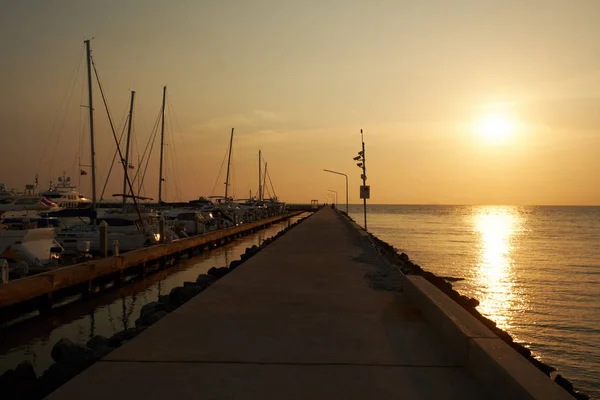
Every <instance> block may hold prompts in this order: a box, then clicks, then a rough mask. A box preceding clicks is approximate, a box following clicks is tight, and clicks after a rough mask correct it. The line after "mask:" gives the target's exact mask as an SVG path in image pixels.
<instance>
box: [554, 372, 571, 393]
mask: <svg viewBox="0 0 600 400" xmlns="http://www.w3.org/2000/svg"><path fill="white" fill-rule="evenodd" d="M554 382H556V383H557V384H558V385H559V386H560V387H562V388H563V389H565V390H566V391H567V392H571V393H572V392H573V384H572V383H571V382H569V380H568V379H566V378H564V377H563V376H562V375H560V374H559V375H556V378H554Z"/></svg>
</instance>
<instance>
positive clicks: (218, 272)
mask: <svg viewBox="0 0 600 400" xmlns="http://www.w3.org/2000/svg"><path fill="white" fill-rule="evenodd" d="M207 273H208V275H212V276H214V277H215V278H217V279H219V278H222V277H224V276H225V275H227V274H228V273H229V270H228V269H227V268H226V267H220V268H216V267H212V268H211V269H209V270H208V272H207Z"/></svg>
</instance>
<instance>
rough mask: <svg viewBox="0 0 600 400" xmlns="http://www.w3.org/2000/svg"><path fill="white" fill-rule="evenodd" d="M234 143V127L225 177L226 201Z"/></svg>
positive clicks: (230, 139)
mask: <svg viewBox="0 0 600 400" xmlns="http://www.w3.org/2000/svg"><path fill="white" fill-rule="evenodd" d="M232 145H233V128H231V137H230V138H229V157H228V158H227V177H226V178H225V201H227V199H228V197H227V193H228V190H229V167H230V166H231V150H232Z"/></svg>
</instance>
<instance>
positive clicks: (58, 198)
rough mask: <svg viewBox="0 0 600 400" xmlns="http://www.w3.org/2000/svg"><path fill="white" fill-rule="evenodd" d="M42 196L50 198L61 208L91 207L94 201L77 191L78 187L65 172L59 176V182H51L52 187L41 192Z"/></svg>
mask: <svg viewBox="0 0 600 400" xmlns="http://www.w3.org/2000/svg"><path fill="white" fill-rule="evenodd" d="M40 196H43V197H45V198H47V199H50V200H51V201H53V202H54V203H56V204H57V205H58V206H59V207H60V208H90V206H91V205H92V201H91V200H90V199H88V198H86V197H84V196H82V195H81V194H80V193H79V192H78V191H77V187H76V186H74V185H73V184H72V183H71V178H70V177H68V176H66V174H65V173H63V175H62V176H59V177H58V183H57V184H55V185H53V184H52V182H50V188H49V189H48V190H46V191H44V192H40Z"/></svg>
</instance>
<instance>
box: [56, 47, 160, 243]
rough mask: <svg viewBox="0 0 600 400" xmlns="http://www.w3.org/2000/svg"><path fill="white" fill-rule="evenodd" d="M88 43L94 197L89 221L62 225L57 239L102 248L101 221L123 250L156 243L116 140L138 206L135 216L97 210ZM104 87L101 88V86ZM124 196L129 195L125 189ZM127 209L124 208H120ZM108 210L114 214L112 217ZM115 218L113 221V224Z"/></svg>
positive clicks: (126, 182)
mask: <svg viewBox="0 0 600 400" xmlns="http://www.w3.org/2000/svg"><path fill="white" fill-rule="evenodd" d="M85 46H86V60H87V78H88V79H87V80H88V109H89V126H90V152H91V177H92V201H91V205H90V208H89V210H86V213H84V214H85V215H83V216H84V217H87V218H89V220H90V223H89V224H81V223H79V224H76V225H71V226H66V227H65V228H63V229H61V231H60V232H59V233H58V234H57V236H56V237H57V240H58V241H59V243H61V244H62V246H63V247H64V248H65V250H69V251H73V252H80V251H82V249H85V251H91V252H97V251H99V250H100V236H99V230H98V224H99V223H100V222H102V221H105V222H107V224H109V228H108V242H109V243H114V242H115V241H118V244H119V249H120V250H121V251H129V250H134V249H138V248H141V247H143V246H146V245H151V244H155V243H157V242H158V240H159V239H160V238H159V237H158V236H157V234H155V233H153V232H152V231H151V230H148V229H147V224H146V223H145V222H144V221H143V216H142V214H141V212H140V210H139V208H138V204H137V200H136V197H135V196H134V195H133V190H132V189H133V188H132V185H131V181H130V180H129V177H128V175H127V169H128V165H127V164H126V157H123V155H122V153H121V150H120V147H119V143H118V141H117V140H116V137H115V142H116V145H117V150H118V152H119V155H120V158H121V160H122V162H123V170H124V187H125V189H127V187H129V191H130V192H131V193H132V195H131V197H132V198H133V205H134V208H135V216H134V217H133V218H132V217H131V215H129V213H127V212H121V213H115V212H113V213H111V212H104V213H102V215H101V216H100V217H99V216H98V212H97V202H96V164H95V162H96V161H95V158H96V157H95V149H94V147H95V142H94V112H93V110H94V109H93V95H92V71H91V69H92V56H91V49H90V40H86V41H85ZM100 89H102V88H100ZM134 93H135V92H133V93H132V98H131V106H130V114H129V131H130V129H131V117H132V113H133V99H134ZM123 196H127V195H126V194H125V193H124V194H123ZM121 211H124V210H121ZM108 214H112V217H109V216H108ZM110 222H113V224H110Z"/></svg>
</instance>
